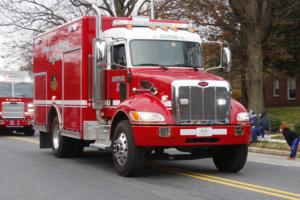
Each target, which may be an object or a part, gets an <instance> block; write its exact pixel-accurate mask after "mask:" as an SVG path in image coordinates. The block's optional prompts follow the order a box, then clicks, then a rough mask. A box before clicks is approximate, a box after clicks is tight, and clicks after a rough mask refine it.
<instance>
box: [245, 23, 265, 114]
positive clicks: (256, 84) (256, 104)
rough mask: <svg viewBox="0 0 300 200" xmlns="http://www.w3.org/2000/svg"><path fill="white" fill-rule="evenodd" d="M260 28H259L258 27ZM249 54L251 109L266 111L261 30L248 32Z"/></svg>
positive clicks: (249, 97)
mask: <svg viewBox="0 0 300 200" xmlns="http://www.w3.org/2000/svg"><path fill="white" fill-rule="evenodd" d="M258 29H259V28H258ZM247 40H248V41H247V54H248V64H247V67H248V69H249V72H250V73H249V86H248V88H249V93H248V99H249V106H248V108H249V109H252V110H254V111H255V112H263V111H264V106H265V104H264V94H263V46H262V42H261V41H262V40H261V34H260V30H257V29H256V30H255V31H253V32H247Z"/></svg>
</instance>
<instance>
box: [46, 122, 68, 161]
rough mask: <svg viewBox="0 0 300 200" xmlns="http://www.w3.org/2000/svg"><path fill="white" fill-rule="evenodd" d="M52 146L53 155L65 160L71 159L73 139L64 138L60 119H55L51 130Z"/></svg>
mask: <svg viewBox="0 0 300 200" xmlns="http://www.w3.org/2000/svg"><path fill="white" fill-rule="evenodd" d="M51 145H52V151H53V154H54V155H55V156H56V157H59V158H64V157H71V156H72V150H73V145H72V142H71V138H67V137H64V136H62V135H61V134H60V128H59V124H58V118H57V117H56V118H54V120H53V122H52V129H51Z"/></svg>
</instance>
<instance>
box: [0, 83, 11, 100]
mask: <svg viewBox="0 0 300 200" xmlns="http://www.w3.org/2000/svg"><path fill="white" fill-rule="evenodd" d="M11 96H12V87H11V83H0V97H11Z"/></svg>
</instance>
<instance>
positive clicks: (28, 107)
mask: <svg viewBox="0 0 300 200" xmlns="http://www.w3.org/2000/svg"><path fill="white" fill-rule="evenodd" d="M33 111H34V110H33V104H32V103H29V104H27V112H30V113H33Z"/></svg>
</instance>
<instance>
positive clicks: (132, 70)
mask: <svg viewBox="0 0 300 200" xmlns="http://www.w3.org/2000/svg"><path fill="white" fill-rule="evenodd" d="M93 9H94V11H95V12H96V13H97V16H96V17H92V16H86V17H82V18H80V19H77V20H75V21H73V22H70V23H67V24H64V25H62V26H59V27H57V28H55V29H53V30H50V31H48V32H46V33H43V34H41V35H39V36H37V37H35V39H34V55H33V56H34V57H33V64H34V68H33V72H34V82H35V90H34V105H35V110H34V113H35V114H34V125H35V127H36V129H37V130H38V131H39V132H40V147H41V148H52V150H53V153H54V155H55V156H57V157H71V156H77V155H79V154H80V153H81V152H82V150H83V148H84V147H87V146H89V147H94V148H97V149H100V150H107V151H111V152H112V158H113V162H114V166H115V168H116V170H117V171H118V173H119V174H120V175H123V176H134V175H137V173H138V172H139V171H140V169H141V168H142V166H143V162H144V158H151V159H196V158H208V157H212V158H213V161H214V163H215V165H216V167H217V168H218V169H219V170H221V171H225V172H237V171H239V170H240V169H242V168H243V166H244V164H245V162H246V160H247V154H248V142H249V135H250V126H249V122H248V114H247V112H246V110H245V108H244V107H243V106H242V105H241V104H240V103H239V102H237V101H236V100H234V99H232V98H231V88H230V85H229V83H228V82H227V81H226V80H224V79H223V78H221V77H218V76H216V75H213V74H211V73H208V72H207V71H208V70H204V67H203V59H202V40H201V38H200V37H199V35H198V34H197V33H196V32H195V29H194V27H193V26H192V25H190V24H188V23H186V22H184V21H171V20H157V19H149V18H145V17H132V18H114V17H102V16H101V11H100V10H99V9H98V8H97V7H96V6H93ZM220 46H221V48H220V49H221V50H222V51H221V52H222V56H221V64H220V66H218V67H216V68H221V69H223V71H229V69H230V65H231V56H230V50H229V48H227V47H224V46H225V45H223V44H220ZM170 148H172V149H171V151H172V152H175V151H174V149H177V151H180V153H178V155H177V154H176V155H174V153H173V154H170V152H169V153H167V151H170ZM177 151H176V152H177Z"/></svg>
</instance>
